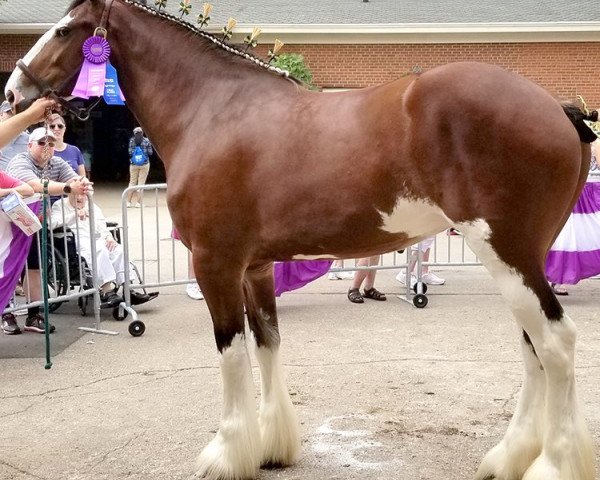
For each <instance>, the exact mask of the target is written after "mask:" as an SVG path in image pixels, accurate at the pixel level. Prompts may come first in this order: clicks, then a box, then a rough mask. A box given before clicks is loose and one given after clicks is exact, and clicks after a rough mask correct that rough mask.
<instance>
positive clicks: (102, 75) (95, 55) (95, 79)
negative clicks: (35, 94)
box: [71, 35, 124, 99]
mask: <svg viewBox="0 0 600 480" xmlns="http://www.w3.org/2000/svg"><path fill="white" fill-rule="evenodd" d="M82 51H83V58H84V60H83V65H82V66H81V71H80V72H79V77H78V78H77V83H76V84H75V88H73V92H72V93H71V95H74V96H76V97H80V98H90V97H99V96H101V95H103V94H104V90H105V86H106V83H107V82H106V67H107V64H108V57H109V56H110V45H109V43H108V40H106V38H104V37H101V36H98V35H94V36H92V37H89V38H88V39H87V40H86V41H85V42H83V47H82ZM115 74H116V72H115ZM117 88H118V84H117ZM118 94H119V97H121V98H122V99H124V97H123V94H122V93H121V91H120V89H119V90H118Z"/></svg>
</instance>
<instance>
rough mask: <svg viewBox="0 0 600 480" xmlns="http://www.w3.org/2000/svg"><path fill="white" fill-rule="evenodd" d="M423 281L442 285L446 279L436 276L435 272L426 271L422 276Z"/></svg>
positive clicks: (428, 283)
mask: <svg viewBox="0 0 600 480" xmlns="http://www.w3.org/2000/svg"><path fill="white" fill-rule="evenodd" d="M422 280H423V283H426V284H427V285H443V284H444V283H446V280H445V279H443V278H440V277H438V276H437V275H436V274H435V273H432V272H427V273H424V274H423V277H422Z"/></svg>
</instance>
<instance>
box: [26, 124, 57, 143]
mask: <svg viewBox="0 0 600 480" xmlns="http://www.w3.org/2000/svg"><path fill="white" fill-rule="evenodd" d="M46 137H48V138H51V139H52V140H56V137H55V136H54V134H53V133H52V131H51V130H50V129H48V130H46V128H45V127H38V128H36V129H35V130H34V131H33V132H31V133H30V134H29V142H30V143H31V142H37V141H38V140H42V139H44V138H46Z"/></svg>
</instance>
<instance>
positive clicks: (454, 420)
mask: <svg viewBox="0 0 600 480" xmlns="http://www.w3.org/2000/svg"><path fill="white" fill-rule="evenodd" d="M105 195H107V197H106V198H105V197H104V196H105ZM114 195H115V192H111V191H106V192H104V191H100V190H99V192H98V194H97V201H98V203H99V204H100V205H101V206H102V208H103V210H105V213H106V214H107V216H109V217H111V216H113V214H115V215H116V216H117V218H118V215H117V214H118V206H115V205H112V203H111V202H108V200H109V199H112V198H113V197H114ZM116 195H118V193H117V194H116ZM109 197H110V198H109ZM395 273H396V272H395V271H382V272H379V273H378V277H377V282H376V285H377V288H379V289H381V290H382V291H384V292H386V293H387V294H388V301H387V302H374V301H369V300H367V301H366V303H365V304H363V305H355V304H351V303H350V302H348V300H347V299H346V296H345V292H346V290H347V289H348V287H349V285H350V282H349V281H345V280H340V281H328V280H327V279H326V278H321V279H319V280H317V281H315V282H314V283H312V284H310V285H308V286H306V287H305V288H303V289H301V290H299V291H296V292H292V293H288V294H284V295H283V296H282V297H281V298H280V299H279V300H278V305H279V318H280V324H281V333H282V356H283V361H284V364H285V371H286V373H287V376H288V386H289V388H290V390H291V392H292V398H293V401H294V403H295V404H296V408H297V410H298V414H299V417H300V420H301V422H302V425H301V431H302V440H303V448H302V457H301V459H300V461H299V462H298V464H296V465H295V466H293V467H290V468H287V469H285V470H279V469H274V470H262V471H261V473H260V479H262V480H271V479H273V480H274V479H298V480H300V479H302V480H312V479H315V480H317V479H352V480H358V479H361V480H365V479H366V480H375V479H377V480H379V479H393V480H416V479H440V478H444V479H451V480H463V479H468V478H472V476H473V474H474V472H475V470H476V469H477V466H478V464H479V461H480V460H481V458H482V457H483V455H484V454H485V452H486V451H487V450H488V449H489V448H491V447H492V446H493V445H494V444H495V443H496V442H497V441H499V440H500V438H501V436H502V435H503V433H504V431H505V429H506V426H507V424H508V421H509V419H510V416H511V414H512V411H513V409H514V405H515V399H516V395H517V393H518V391H519V387H520V384H521V378H522V370H523V368H522V364H521V358H520V351H519V347H518V338H519V335H520V334H519V331H518V329H517V328H516V326H515V323H514V321H513V319H512V316H511V314H510V312H509V310H508V308H507V306H506V304H505V302H504V301H503V299H502V298H501V297H500V295H499V294H498V290H497V288H496V286H495V284H494V283H493V282H492V280H491V279H490V277H489V275H488V274H487V273H486V272H485V271H484V270H483V269H482V268H481V267H470V268H468V267H463V268H455V269H444V270H440V271H439V273H440V275H441V276H443V277H444V278H446V279H447V283H446V285H444V286H437V287H436V286H434V287H430V289H429V292H428V296H429V304H428V306H427V307H426V308H424V309H416V308H414V307H413V306H412V305H410V304H408V303H405V302H403V301H401V300H399V299H397V298H396V297H395V294H400V293H403V291H402V289H401V287H400V285H399V284H398V283H397V282H396V281H395V280H394V275H395ZM570 293H571V294H570V295H569V296H568V297H564V298H562V299H561V301H562V303H563V305H564V307H565V309H566V310H567V311H568V313H569V314H570V315H571V317H572V318H573V319H574V320H575V322H576V323H577V325H578V328H579V343H578V349H577V379H578V382H579V395H580V398H581V401H582V404H583V407H584V410H585V413H586V417H587V419H588V424H589V427H590V430H591V432H592V435H593V436H594V440H595V442H596V444H598V443H599V437H600V408H599V406H600V393H599V392H598V388H597V385H598V384H599V383H600V368H599V367H600V361H599V360H598V357H599V355H598V353H599V352H600V328H599V326H600V325H599V324H600V312H599V309H598V298H600V281H598V280H588V281H584V282H582V283H581V284H580V285H578V286H575V287H571V288H570ZM63 308H66V307H61V310H62V309H63ZM61 310H59V311H61ZM138 312H139V316H140V319H141V320H142V321H144V322H145V324H146V327H147V329H146V333H145V334H144V335H143V336H141V337H137V338H134V337H132V336H130V335H129V334H128V332H127V326H128V320H129V319H127V320H125V321H124V322H117V321H114V320H113V319H112V316H111V315H110V313H109V312H107V313H106V314H103V319H105V321H103V322H102V324H101V327H102V328H106V329H109V330H116V331H118V332H119V335H117V336H104V335H97V334H83V333H75V334H74V335H75V337H77V338H73V342H72V343H70V344H68V345H64V349H63V350H62V351H60V353H57V354H55V355H54V356H53V367H52V368H51V369H50V370H45V369H44V363H45V362H44V360H43V358H42V357H43V348H44V344H43V335H39V334H31V333H27V334H23V335H21V336H20V337H21V341H25V340H26V341H28V342H31V345H30V349H29V350H27V357H30V358H6V359H2V360H0V365H1V366H2V368H1V369H0V385H1V386H2V387H1V389H0V400H1V402H0V405H1V406H2V409H1V412H0V418H1V420H0V422H1V423H0V425H1V427H0V447H1V450H0V451H1V452H2V453H1V454H0V479H3V480H4V479H11V480H13V479H15V480H32V479H43V480H66V479H69V480H83V479H85V480H92V479H93V480H102V479H111V480H113V479H114V480H116V479H124V478H126V479H132V480H154V479H161V480H162V479H164V480H176V479H187V478H189V477H190V475H192V474H193V473H194V464H195V459H196V457H197V455H198V454H199V453H200V451H201V449H202V448H203V446H204V445H206V443H207V442H208V441H209V440H210V439H211V438H212V437H213V436H214V434H215V432H216V430H217V428H218V424H219V418H220V408H221V407H220V405H221V376H220V372H219V368H218V358H217V352H216V348H215V344H214V340H213V335H212V325H211V321H210V317H209V315H208V310H207V308H206V305H205V303H204V302H202V301H199V302H197V301H193V300H190V299H189V298H188V297H187V296H186V295H185V293H184V287H182V286H175V287H167V288H164V289H161V294H160V296H159V297H158V298H157V299H156V300H154V301H152V302H150V303H148V304H146V305H142V306H140V307H139V309H138ZM52 321H53V322H54V323H55V324H56V325H57V333H56V334H54V335H53V336H52V337H51V338H52V343H53V345H56V344H57V343H59V342H61V338H62V336H67V335H72V333H71V331H75V332H79V331H78V330H76V328H75V325H77V324H79V323H80V322H84V323H86V324H89V322H91V321H92V318H91V317H90V318H88V317H85V318H84V317H81V316H79V315H78V313H77V310H76V309H75V308H74V307H73V308H71V307H69V308H66V310H65V313H64V314H62V315H60V316H59V315H54V316H53V317H52ZM26 336H28V337H27V338H26ZM3 337H4V338H1V339H0V340H2V342H1V343H0V348H4V346H5V345H6V343H7V341H14V340H18V337H14V338H13V337H6V336H3ZM37 348H39V352H40V354H39V355H37V356H38V357H40V358H33V357H34V356H36V349H37ZM53 349H54V347H53ZM254 374H255V379H256V381H257V383H256V385H257V392H258V390H259V384H258V368H257V367H255V368H254ZM597 446H598V445H597Z"/></svg>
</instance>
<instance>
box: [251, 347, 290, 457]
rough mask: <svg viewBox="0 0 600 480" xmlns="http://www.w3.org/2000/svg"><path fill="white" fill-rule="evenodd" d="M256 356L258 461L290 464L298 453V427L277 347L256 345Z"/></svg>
mask: <svg viewBox="0 0 600 480" xmlns="http://www.w3.org/2000/svg"><path fill="white" fill-rule="evenodd" d="M256 358H257V359H258V364H259V366H260V373H261V375H260V377H261V399H260V410H259V415H258V423H259V426H260V433H261V440H262V449H263V452H262V463H263V464H269V463H271V464H281V465H291V464H293V463H295V462H296V460H297V459H298V455H299V454H300V427H299V422H298V417H297V415H296V411H295V409H294V406H293V405H292V401H291V399H290V395H289V393H288V390H287V387H286V385H285V380H284V375H283V371H282V368H281V357H280V353H279V349H278V348H275V349H269V348H264V347H258V346H257V347H256Z"/></svg>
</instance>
